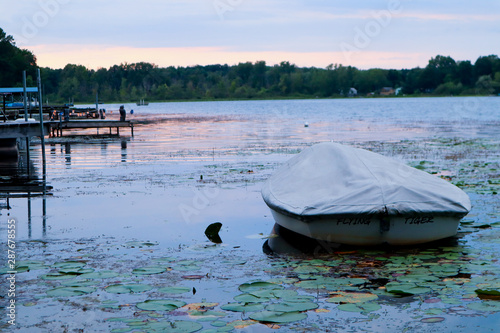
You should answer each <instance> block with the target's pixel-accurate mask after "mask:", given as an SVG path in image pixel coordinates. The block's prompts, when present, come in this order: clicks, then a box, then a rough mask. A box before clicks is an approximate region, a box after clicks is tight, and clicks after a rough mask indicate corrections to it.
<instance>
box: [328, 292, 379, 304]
mask: <svg viewBox="0 0 500 333" xmlns="http://www.w3.org/2000/svg"><path fill="white" fill-rule="evenodd" d="M376 299H378V296H377V295H375V294H372V293H358V292H340V293H336V294H333V295H331V297H330V298H327V299H326V301H327V302H329V303H364V302H368V301H373V300H376Z"/></svg>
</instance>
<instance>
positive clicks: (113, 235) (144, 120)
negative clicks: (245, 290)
mask: <svg viewBox="0 0 500 333" xmlns="http://www.w3.org/2000/svg"><path fill="white" fill-rule="evenodd" d="M101 107H103V108H106V109H107V116H108V118H111V119H114V118H117V117H118V111H117V110H118V107H119V105H102V106H101ZM125 108H126V109H127V111H128V112H129V114H128V115H127V116H128V119H131V120H133V121H134V122H136V126H135V128H134V134H135V136H134V137H130V135H129V133H128V132H127V131H125V130H123V129H122V131H121V134H122V137H120V138H118V137H109V136H96V135H95V134H96V131H95V130H89V131H86V132H78V135H70V133H65V136H64V137H62V138H51V139H48V140H47V146H46V154H47V182H48V184H50V185H51V186H52V187H53V190H52V191H51V195H50V196H47V197H46V198H44V199H42V198H41V197H33V198H11V199H10V200H9V205H10V206H11V209H10V210H6V209H2V210H1V218H2V220H5V219H6V218H7V216H10V217H14V218H15V219H16V220H17V221H18V222H17V240H18V241H19V242H23V241H29V240H37V241H38V240H42V241H44V242H51V241H54V242H62V243H65V242H66V243H67V244H70V243H71V242H76V241H80V240H83V241H85V240H96V239H108V240H110V241H111V242H114V243H116V244H123V243H126V242H129V241H139V242H144V241H150V242H154V243H157V244H159V246H160V248H162V249H179V248H190V247H192V246H197V245H199V244H206V242H207V239H206V237H205V235H204V230H205V228H206V226H208V225H209V224H210V223H213V222H221V223H222V224H223V228H222V230H221V232H220V236H221V238H222V240H223V245H222V246H224V247H226V248H227V249H238V251H242V253H243V254H242V256H243V257H245V258H248V259H254V260H267V259H266V258H267V257H266V255H265V254H264V253H263V252H262V243H263V240H262V238H261V237H259V234H261V235H267V234H268V233H269V232H270V231H271V229H272V227H273V225H274V221H273V219H272V217H271V216H270V213H269V211H268V208H267V207H266V206H265V204H264V203H263V201H262V199H261V197H260V188H261V186H262V183H263V181H264V180H265V179H267V177H268V176H269V175H270V174H271V173H272V172H273V170H274V169H276V168H277V167H278V166H279V165H280V164H281V163H283V162H284V161H286V160H287V159H289V158H290V157H291V156H292V155H293V154H295V153H297V152H299V151H300V150H302V149H303V148H304V147H306V146H309V145H311V144H313V143H317V142H322V141H329V140H334V141H339V142H343V143H346V144H350V145H355V146H361V147H365V148H369V149H374V150H376V151H379V152H381V153H384V154H386V155H389V156H393V157H395V158H398V159H401V160H404V161H406V162H407V163H410V164H412V163H414V162H419V161H420V160H421V159H429V158H431V159H435V160H437V161H445V160H446V161H450V160H453V158H454V157H453V156H451V155H450V154H449V153H448V152H447V151H446V148H443V146H439V145H436V144H435V142H436V140H437V141H440V140H441V141H443V140H445V141H446V140H458V141H460V140H484V142H486V143H488V144H498V142H499V140H500V98H498V97H480V98H476V97H467V98H397V99H396V98H388V99H341V100H290V101H235V102H188V103H151V104H150V105H149V106H136V105H132V104H125ZM132 109H133V110H134V113H133V114H130V111H131V110H132ZM305 124H308V126H307V127H306V126H305ZM101 134H102V132H101ZM405 142H417V143H418V146H419V150H418V152H415V151H413V150H412V149H406V148H405V147H406V146H405V144H402V143H405ZM427 142H428V143H427ZM427 144H428V146H425V145H427ZM422 145H423V146H422ZM434 146H435V147H434ZM422 147H424V148H422ZM477 147H478V146H474V149H477ZM31 149H32V150H31V160H30V162H31V165H32V167H33V168H34V169H33V172H35V173H36V174H38V175H40V173H41V165H40V163H41V162H40V160H41V154H40V146H39V144H38V143H36V142H34V143H33V144H32V148H31ZM447 156H448V157H447ZM478 156H480V155H478ZM496 156H498V154H497V155H496ZM458 158H460V156H459V157H458ZM456 159H457V157H455V160H456ZM26 162H27V161H26V158H25V157H22V158H21V160H20V162H19V164H11V165H4V166H3V169H2V170H3V172H4V173H6V172H11V173H14V174H15V173H18V174H19V175H20V176H22V175H23V174H24V173H25V170H23V169H22V168H24V166H25V165H26ZM493 162H496V163H498V160H496V161H493ZM19 165H21V167H22V168H19ZM438 171H441V170H438ZM201 178H202V179H201ZM471 197H472V199H473V205H474V204H476V206H478V204H477V202H476V203H475V202H474V200H480V201H481V202H490V200H491V198H490V197H489V196H487V197H478V196H477V195H476V194H471ZM494 209H496V208H494ZM472 213H473V214H475V216H481V212H478V211H476V212H472ZM489 214H490V215H489V218H491V219H493V220H494V219H495V218H498V215H495V214H498V211H496V210H493V211H490V212H489ZM492 216H493V217H492ZM0 230H1V234H2V240H4V239H6V236H5V235H6V228H5V225H4V224H2V226H1V227H0ZM20 256H23V257H24V259H26V258H28V257H29V254H28V253H24V254H20ZM109 260H111V259H109ZM207 289H209V288H207ZM23 314H24V315H25V317H23V318H24V319H25V320H27V319H26V318H27V317H29V309H28V310H25V311H24V312H23ZM47 316H49V315H48V314H47ZM31 317H33V316H31ZM494 318H495V320H497V321H496V323H498V316H496V317H494ZM398 320H399V319H398ZM400 320H401V321H402V322H404V318H403V319H400ZM455 320H457V318H456V317H454V319H453V321H455ZM29 322H30V323H31V324H32V325H34V323H35V320H34V319H32V320H29ZM459 322H460V320H459ZM471 322H474V321H471ZM448 323H450V321H448ZM475 323H476V322H474V325H475ZM87 324H88V323H87ZM88 325H90V324H88ZM457 325H458V324H457ZM478 325H479V324H478ZM488 325H489V326H488ZM488 325H486V326H487V327H490V326H491V325H492V324H491V322H490V323H489V324H488ZM464 327H467V324H464ZM491 327H492V326H491ZM372 329H374V328H372Z"/></svg>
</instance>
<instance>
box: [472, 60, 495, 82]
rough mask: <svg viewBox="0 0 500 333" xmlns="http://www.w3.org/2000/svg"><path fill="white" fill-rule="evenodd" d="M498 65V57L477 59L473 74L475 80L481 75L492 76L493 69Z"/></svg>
mask: <svg viewBox="0 0 500 333" xmlns="http://www.w3.org/2000/svg"><path fill="white" fill-rule="evenodd" d="M497 63H500V60H499V59H498V56H496V55H489V56H486V57H479V58H478V59H477V60H476V63H475V64H474V72H475V75H476V77H477V78H479V77H480V76H483V75H492V74H493V73H494V70H495V67H496V66H500V65H497Z"/></svg>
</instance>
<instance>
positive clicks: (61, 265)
mask: <svg viewBox="0 0 500 333" xmlns="http://www.w3.org/2000/svg"><path fill="white" fill-rule="evenodd" d="M85 265H87V263H85V262H82V261H72V260H70V261H62V262H56V263H55V264H54V265H52V266H53V267H56V268H58V269H59V270H61V269H78V268H82V267H83V266H85Z"/></svg>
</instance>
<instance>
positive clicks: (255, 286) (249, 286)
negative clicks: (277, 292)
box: [238, 281, 283, 292]
mask: <svg viewBox="0 0 500 333" xmlns="http://www.w3.org/2000/svg"><path fill="white" fill-rule="evenodd" d="M238 289H239V290H240V291H243V292H253V291H258V290H269V289H283V287H282V286H280V285H278V284H275V283H269V282H265V281H255V282H251V283H243V284H241V285H240V286H239V287H238Z"/></svg>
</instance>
